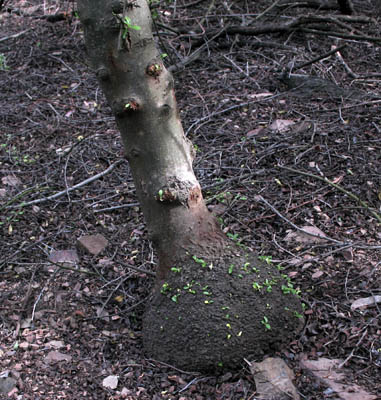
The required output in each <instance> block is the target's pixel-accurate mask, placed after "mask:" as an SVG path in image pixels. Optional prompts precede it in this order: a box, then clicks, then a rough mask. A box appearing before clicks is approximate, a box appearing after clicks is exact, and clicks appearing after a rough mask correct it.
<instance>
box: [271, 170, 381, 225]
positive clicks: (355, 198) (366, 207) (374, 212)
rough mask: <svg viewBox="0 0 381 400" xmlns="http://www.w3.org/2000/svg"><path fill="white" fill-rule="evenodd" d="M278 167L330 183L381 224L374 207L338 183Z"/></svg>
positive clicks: (380, 217)
mask: <svg viewBox="0 0 381 400" xmlns="http://www.w3.org/2000/svg"><path fill="white" fill-rule="evenodd" d="M278 167H279V168H281V169H285V170H287V171H290V172H294V173H295V174H300V175H304V176H309V177H311V178H314V179H319V180H320V181H323V182H325V183H328V185H331V186H332V187H334V188H335V189H337V190H339V191H340V192H342V193H344V194H346V195H347V196H348V197H350V198H351V199H353V200H355V201H357V202H358V203H359V204H360V205H361V206H362V207H363V208H365V209H366V210H368V211H369V212H370V213H371V214H372V215H373V216H374V217H375V218H376V219H377V221H378V222H381V215H380V214H379V213H378V212H377V211H376V210H375V209H374V208H372V207H369V206H368V204H367V203H366V202H365V201H363V200H361V199H360V198H359V197H358V196H356V195H355V194H353V193H352V192H349V191H348V190H346V189H344V188H343V187H342V186H340V185H338V184H337V183H334V182H332V181H330V180H329V179H328V178H326V177H325V176H319V175H314V174H311V173H309V172H304V171H299V170H297V169H294V168H290V167H285V166H283V165H279V164H278Z"/></svg>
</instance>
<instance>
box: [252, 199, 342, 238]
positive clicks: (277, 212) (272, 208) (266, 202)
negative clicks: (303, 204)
mask: <svg viewBox="0 0 381 400" xmlns="http://www.w3.org/2000/svg"><path fill="white" fill-rule="evenodd" d="M254 200H256V201H258V202H260V203H264V204H266V206H267V207H269V208H270V209H271V210H272V211H273V212H274V213H275V214H276V215H278V217H280V218H282V219H283V220H284V221H286V222H287V223H288V224H290V225H291V226H292V227H293V228H294V229H296V230H298V231H299V232H302V233H304V234H306V235H308V236H313V237H316V238H319V239H324V240H328V241H331V242H333V243H336V244H339V245H345V246H346V245H348V244H349V243H348V242H341V241H340V240H336V239H333V238H330V237H329V236H321V235H316V234H314V233H311V232H308V231H306V230H304V229H303V228H300V227H299V226H297V225H295V224H294V223H293V222H292V221H290V220H289V219H288V218H286V217H285V216H284V215H282V214H281V213H280V212H279V211H278V210H277V209H276V208H275V207H274V206H273V205H271V204H270V203H269V202H268V201H267V200H265V199H264V198H263V197H262V196H254Z"/></svg>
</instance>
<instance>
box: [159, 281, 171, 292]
mask: <svg viewBox="0 0 381 400" xmlns="http://www.w3.org/2000/svg"><path fill="white" fill-rule="evenodd" d="M170 290H171V288H170V286H169V283H168V282H164V283H163V285H162V287H161V289H160V293H161V294H166V293H168V292H169V291H170Z"/></svg>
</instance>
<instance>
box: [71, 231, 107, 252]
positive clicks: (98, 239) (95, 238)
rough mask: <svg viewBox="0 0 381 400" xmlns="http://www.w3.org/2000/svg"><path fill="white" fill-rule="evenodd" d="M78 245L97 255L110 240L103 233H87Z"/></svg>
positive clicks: (79, 240)
mask: <svg viewBox="0 0 381 400" xmlns="http://www.w3.org/2000/svg"><path fill="white" fill-rule="evenodd" d="M78 245H80V246H81V247H82V248H83V249H84V250H86V251H87V252H88V253H90V254H93V255H94V256H97V255H98V254H99V253H101V252H102V251H103V250H104V249H105V248H106V247H107V246H108V240H107V239H106V238H105V237H104V236H103V235H101V234H97V235H85V236H82V237H81V238H79V239H78Z"/></svg>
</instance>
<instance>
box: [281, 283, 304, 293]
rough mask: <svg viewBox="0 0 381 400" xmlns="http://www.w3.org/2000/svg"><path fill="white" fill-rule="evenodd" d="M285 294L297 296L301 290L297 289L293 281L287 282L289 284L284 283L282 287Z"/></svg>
mask: <svg viewBox="0 0 381 400" xmlns="http://www.w3.org/2000/svg"><path fill="white" fill-rule="evenodd" d="M281 289H282V292H283V294H290V293H291V294H293V295H295V296H299V295H300V290H299V289H295V288H294V287H293V285H292V284H291V283H287V285H282V287H281Z"/></svg>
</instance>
